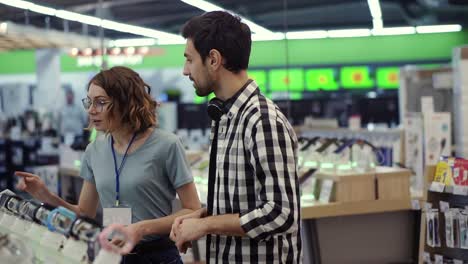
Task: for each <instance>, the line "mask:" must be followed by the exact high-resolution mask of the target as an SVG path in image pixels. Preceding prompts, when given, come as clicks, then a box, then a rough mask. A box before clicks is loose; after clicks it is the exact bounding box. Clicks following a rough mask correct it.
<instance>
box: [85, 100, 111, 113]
mask: <svg viewBox="0 0 468 264" xmlns="http://www.w3.org/2000/svg"><path fill="white" fill-rule="evenodd" d="M81 102H82V103H83V107H84V109H85V110H89V109H90V108H91V106H93V105H94V109H96V112H98V113H101V112H102V110H103V109H104V106H105V105H106V104H108V103H110V102H108V101H106V100H103V99H97V100H94V101H93V100H91V99H90V98H88V97H86V98H83V99H81Z"/></svg>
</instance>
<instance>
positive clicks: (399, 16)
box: [0, 0, 468, 39]
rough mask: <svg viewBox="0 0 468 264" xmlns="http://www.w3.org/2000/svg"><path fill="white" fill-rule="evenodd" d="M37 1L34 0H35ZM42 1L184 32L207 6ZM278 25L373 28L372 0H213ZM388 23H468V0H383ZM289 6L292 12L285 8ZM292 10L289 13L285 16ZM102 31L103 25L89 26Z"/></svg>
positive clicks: (6, 13) (20, 18)
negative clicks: (191, 19)
mask: <svg viewBox="0 0 468 264" xmlns="http://www.w3.org/2000/svg"><path fill="white" fill-rule="evenodd" d="M30 1H31V0H30ZM32 2H34V3H36V4H39V5H44V6H49V7H52V8H57V9H65V10H67V11H73V12H78V13H82V14H87V15H93V16H99V17H103V18H105V19H109V20H115V21H118V22H124V23H128V24H132V25H138V26H143V27H147V28H152V29H157V30H162V31H166V32H171V33H179V31H180V28H181V26H182V25H183V24H184V22H185V21H187V20H188V19H189V18H190V17H192V16H195V15H199V14H202V13H203V11H202V10H200V9H198V8H195V7H193V6H191V5H188V4H186V3H184V2H181V1H178V0H112V1H109V0H107V1H106V0H103V8H102V9H100V8H99V7H100V4H99V3H98V2H99V1H96V0H94V1H88V0H34V1H32ZM211 2H212V3H214V4H216V5H219V6H221V7H223V8H225V9H228V10H232V11H234V12H236V13H238V14H240V15H242V16H244V17H246V18H249V19H250V20H252V21H254V22H255V23H257V24H259V25H261V26H263V27H265V28H267V29H269V30H272V31H301V30H318V29H346V28H372V17H371V14H370V11H369V7H368V4H367V0H257V1H252V0H212V1H211ZM380 4H381V9H382V16H383V22H384V26H385V27H395V26H408V25H411V26H416V25H434V24H461V25H468V1H466V0H393V1H391V0H380ZM285 10H287V12H285ZM285 14H287V16H285ZM0 21H12V22H15V23H17V24H26V25H28V24H29V25H34V26H37V27H41V28H44V27H47V25H48V26H49V27H50V28H52V29H56V30H64V29H65V28H67V27H68V30H69V31H71V32H76V33H82V32H83V30H84V29H83V25H82V24H80V23H78V22H71V21H70V22H67V23H68V25H65V24H64V21H63V20H62V19H60V18H57V17H49V18H47V17H46V16H45V15H41V14H37V13H33V12H25V11H24V10H22V9H18V8H14V7H11V6H6V5H2V4H0ZM87 30H88V32H89V34H90V35H93V36H97V35H98V32H99V29H98V28H97V27H94V26H89V27H88V28H87ZM105 37H107V38H111V39H116V38H131V37H135V36H134V35H131V34H128V33H123V32H117V31H112V30H106V31H105Z"/></svg>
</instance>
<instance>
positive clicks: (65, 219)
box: [47, 206, 76, 235]
mask: <svg viewBox="0 0 468 264" xmlns="http://www.w3.org/2000/svg"><path fill="white" fill-rule="evenodd" d="M75 219H76V214H75V213H74V212H72V211H70V210H68V209H66V208H64V207H61V206H59V207H57V208H55V209H54V210H52V211H51V212H50V213H49V215H48V216H47V227H48V228H49V230H50V231H56V232H59V233H61V234H63V235H68V234H70V230H71V227H72V224H73V221H75Z"/></svg>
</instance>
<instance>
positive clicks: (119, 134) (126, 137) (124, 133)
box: [111, 129, 134, 147]
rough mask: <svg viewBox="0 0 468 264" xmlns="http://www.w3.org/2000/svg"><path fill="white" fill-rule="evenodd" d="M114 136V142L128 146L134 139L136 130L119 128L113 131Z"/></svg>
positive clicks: (117, 144)
mask: <svg viewBox="0 0 468 264" xmlns="http://www.w3.org/2000/svg"><path fill="white" fill-rule="evenodd" d="M111 135H112V137H113V138H114V143H115V144H116V146H118V147H124V146H127V145H128V143H130V140H131V139H132V137H133V135H134V132H132V131H131V130H130V129H119V130H117V131H114V132H112V133H111Z"/></svg>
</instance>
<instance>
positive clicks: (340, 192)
mask: <svg viewBox="0 0 468 264" xmlns="http://www.w3.org/2000/svg"><path fill="white" fill-rule="evenodd" d="M314 177H316V178H317V179H318V180H319V182H320V183H321V186H322V187H321V191H320V192H321V193H320V196H322V192H323V191H324V189H326V190H327V191H330V188H329V187H328V186H327V188H324V186H323V185H324V183H329V182H333V185H334V187H333V189H332V192H331V194H330V202H355V201H368V200H375V172H369V173H356V172H345V173H340V174H336V173H324V172H316V173H315V174H314Z"/></svg>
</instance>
